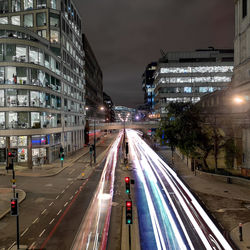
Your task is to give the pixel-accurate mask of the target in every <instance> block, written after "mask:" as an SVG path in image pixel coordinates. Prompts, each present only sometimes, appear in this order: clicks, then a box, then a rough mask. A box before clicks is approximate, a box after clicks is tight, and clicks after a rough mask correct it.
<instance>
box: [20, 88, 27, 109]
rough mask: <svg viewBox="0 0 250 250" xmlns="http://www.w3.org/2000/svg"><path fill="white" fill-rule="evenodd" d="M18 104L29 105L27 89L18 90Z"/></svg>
mask: <svg viewBox="0 0 250 250" xmlns="http://www.w3.org/2000/svg"><path fill="white" fill-rule="evenodd" d="M17 106H21V107H28V106H29V92H28V90H26V89H19V90H18V91H17Z"/></svg>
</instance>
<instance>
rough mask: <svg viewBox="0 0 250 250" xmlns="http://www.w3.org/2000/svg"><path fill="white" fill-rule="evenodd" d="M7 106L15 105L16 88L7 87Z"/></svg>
mask: <svg viewBox="0 0 250 250" xmlns="http://www.w3.org/2000/svg"><path fill="white" fill-rule="evenodd" d="M6 99H7V106H9V107H15V106H17V90H16V89H7V90H6Z"/></svg>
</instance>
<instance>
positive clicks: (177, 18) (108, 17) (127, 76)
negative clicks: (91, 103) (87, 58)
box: [75, 0, 234, 107]
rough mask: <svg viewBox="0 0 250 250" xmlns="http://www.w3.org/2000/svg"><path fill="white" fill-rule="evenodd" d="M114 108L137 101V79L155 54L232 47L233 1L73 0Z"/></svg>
mask: <svg viewBox="0 0 250 250" xmlns="http://www.w3.org/2000/svg"><path fill="white" fill-rule="evenodd" d="M75 2H76V3H77V6H78V7H79V11H80V13H81V14H82V20H83V30H84V32H85V33H86V35H87V37H88V40H89V42H90V44H91V46H92V49H93V50H94V52H95V55H96V57H97V60H98V62H99V64H100V66H101V69H102V71H103V76H104V77H103V86H104V91H106V92H107V93H108V94H109V95H110V96H111V98H112V99H113V101H114V103H115V105H125V106H128V107H135V106H136V105H138V104H142V103H143V91H142V89H141V82H142V80H141V75H142V74H143V72H144V70H145V67H146V65H147V64H148V63H150V62H152V61H155V60H156V61H157V60H158V59H159V58H160V57H161V53H160V50H161V49H162V50H164V51H165V52H167V51H181V50H195V49H200V48H207V47H209V46H213V47H215V48H233V39H234V0H75Z"/></svg>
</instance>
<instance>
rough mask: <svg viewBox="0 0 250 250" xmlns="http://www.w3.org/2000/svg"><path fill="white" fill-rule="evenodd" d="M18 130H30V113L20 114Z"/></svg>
mask: <svg viewBox="0 0 250 250" xmlns="http://www.w3.org/2000/svg"><path fill="white" fill-rule="evenodd" d="M17 117H18V128H29V113H28V112H18V113H17Z"/></svg>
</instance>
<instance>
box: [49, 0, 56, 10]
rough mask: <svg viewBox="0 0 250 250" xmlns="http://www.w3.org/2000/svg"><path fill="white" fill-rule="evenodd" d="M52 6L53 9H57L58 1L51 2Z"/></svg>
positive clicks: (52, 0)
mask: <svg viewBox="0 0 250 250" xmlns="http://www.w3.org/2000/svg"><path fill="white" fill-rule="evenodd" d="M50 6H51V9H56V0H51V1H50Z"/></svg>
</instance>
